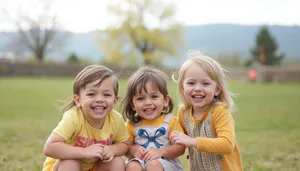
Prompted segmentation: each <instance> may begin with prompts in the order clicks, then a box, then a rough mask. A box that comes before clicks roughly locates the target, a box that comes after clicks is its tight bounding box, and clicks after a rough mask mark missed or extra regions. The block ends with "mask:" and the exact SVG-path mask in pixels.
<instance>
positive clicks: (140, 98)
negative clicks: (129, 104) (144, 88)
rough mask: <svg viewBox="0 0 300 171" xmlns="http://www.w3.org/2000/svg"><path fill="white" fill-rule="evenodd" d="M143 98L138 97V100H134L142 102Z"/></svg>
mask: <svg viewBox="0 0 300 171" xmlns="http://www.w3.org/2000/svg"><path fill="white" fill-rule="evenodd" d="M143 99H144V98H143V97H138V98H136V100H138V101H141V100H143Z"/></svg>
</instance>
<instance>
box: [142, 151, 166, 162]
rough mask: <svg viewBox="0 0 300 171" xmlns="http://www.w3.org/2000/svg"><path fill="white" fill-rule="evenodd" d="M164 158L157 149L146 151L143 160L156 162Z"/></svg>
mask: <svg viewBox="0 0 300 171" xmlns="http://www.w3.org/2000/svg"><path fill="white" fill-rule="evenodd" d="M160 157H162V154H161V153H160V152H159V150H158V149H155V148H149V149H146V150H145V154H144V158H143V160H145V161H149V160H154V159H158V158H160Z"/></svg>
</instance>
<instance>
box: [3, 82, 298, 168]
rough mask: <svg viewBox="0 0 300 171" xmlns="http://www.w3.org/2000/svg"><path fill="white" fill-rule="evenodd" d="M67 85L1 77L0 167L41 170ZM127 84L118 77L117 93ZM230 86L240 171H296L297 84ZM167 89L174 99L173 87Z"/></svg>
mask: <svg viewBox="0 0 300 171" xmlns="http://www.w3.org/2000/svg"><path fill="white" fill-rule="evenodd" d="M71 87H72V79H71V78H0V97H1V98H0V104H1V107H0V130H1V131H0V144H1V146H0V170H6V171H16V170H30V171H35V170H41V169H42V164H43V162H44V159H45V156H44V155H43V145H44V143H45V140H46V138H47V137H48V135H49V134H50V132H51V130H52V129H53V128H54V127H55V126H56V124H57V123H58V121H59V120H60V119H61V116H62V115H61V113H60V112H59V108H60V107H61V106H62V105H63V104H64V103H62V102H60V101H61V100H68V99H69V98H70V97H71V93H72V90H71ZM125 88H126V81H125V80H121V81H120V91H119V93H120V96H121V97H122V96H123V97H124V94H125V91H124V90H125ZM231 89H232V91H233V92H235V93H238V94H239V95H238V96H237V97H236V98H235V102H236V104H237V108H238V110H237V112H236V113H234V118H235V122H236V134H237V140H238V144H239V147H240V150H241V152H242V157H243V166H244V170H247V171H254V170H255V171H258V170H264V171H269V170H276V171H281V170H282V171H283V170H284V171H287V170H290V171H296V170H299V168H300V124H299V123H300V84H291V83H290V84H280V85H279V84H277V85H272V84H255V85H254V84H243V83H238V82H234V83H231ZM169 90H170V95H171V97H172V98H173V99H174V101H175V102H177V97H178V93H177V91H176V85H175V84H174V83H171V84H170V89H169ZM174 113H176V112H175V111H174ZM181 160H182V162H183V164H184V166H185V167H187V164H186V161H185V157H184V156H183V157H181ZM186 170H187V169H186Z"/></svg>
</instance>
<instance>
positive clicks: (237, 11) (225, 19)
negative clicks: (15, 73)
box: [0, 0, 300, 32]
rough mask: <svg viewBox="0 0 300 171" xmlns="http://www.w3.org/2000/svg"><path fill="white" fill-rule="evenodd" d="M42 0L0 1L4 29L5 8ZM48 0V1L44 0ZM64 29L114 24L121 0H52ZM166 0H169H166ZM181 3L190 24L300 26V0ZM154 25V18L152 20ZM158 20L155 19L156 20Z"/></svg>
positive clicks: (179, 14)
mask: <svg viewBox="0 0 300 171" xmlns="http://www.w3.org/2000/svg"><path fill="white" fill-rule="evenodd" d="M38 1H39V0H0V23H1V24H0V31H1V30H7V29H12V28H13V27H12V25H11V24H10V22H9V19H8V18H7V15H6V13H5V12H3V11H4V10H6V11H8V12H9V13H10V14H11V16H10V18H15V16H16V14H17V11H20V9H21V10H23V11H26V10H28V9H29V10H30V11H32V13H33V15H34V13H35V12H36V11H37V9H38V8H37V5H36V4H37V2H38ZM44 1H45V0H44ZM52 1H53V2H52V9H53V11H54V12H55V13H57V14H58V17H59V20H60V21H61V23H62V24H63V27H64V29H67V30H70V31H74V32H86V31H91V30H94V29H103V28H105V27H106V26H108V25H109V24H111V23H112V21H114V20H113V18H111V16H108V14H107V11H106V9H107V5H108V4H109V3H115V2H118V1H119V0H52ZM165 1H166V0H165ZM169 1H172V2H173V3H175V4H176V5H177V16H176V19H177V20H178V21H180V22H182V23H183V24H186V25H199V24H211V23H236V24H282V25H298V26H300V0H169ZM149 22H150V24H152V23H151V22H152V21H151V20H149ZM153 23H154V22H153Z"/></svg>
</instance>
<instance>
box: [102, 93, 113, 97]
mask: <svg viewBox="0 0 300 171" xmlns="http://www.w3.org/2000/svg"><path fill="white" fill-rule="evenodd" d="M103 96H105V97H110V96H112V95H111V94H110V93H104V94H103Z"/></svg>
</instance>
